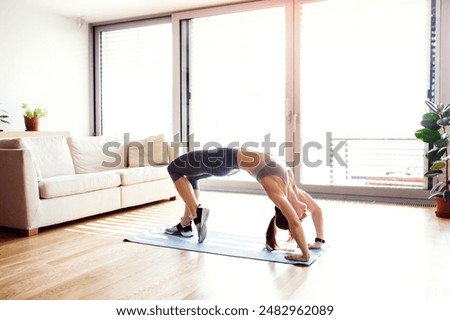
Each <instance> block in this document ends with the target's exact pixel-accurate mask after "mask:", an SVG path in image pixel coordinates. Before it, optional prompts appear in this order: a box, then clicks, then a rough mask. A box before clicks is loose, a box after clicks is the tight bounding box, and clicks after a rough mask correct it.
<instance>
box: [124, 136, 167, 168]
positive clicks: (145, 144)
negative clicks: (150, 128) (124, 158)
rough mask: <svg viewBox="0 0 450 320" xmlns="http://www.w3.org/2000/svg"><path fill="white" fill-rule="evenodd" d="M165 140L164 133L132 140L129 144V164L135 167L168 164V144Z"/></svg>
mask: <svg viewBox="0 0 450 320" xmlns="http://www.w3.org/2000/svg"><path fill="white" fill-rule="evenodd" d="M164 140H165V139H164V135H163V134H160V135H156V136H150V137H147V138H145V139H143V140H136V141H131V142H130V143H129V145H128V163H129V166H130V167H133V168H135V167H146V166H154V165H159V164H168V163H169V154H168V144H167V142H165V141H164Z"/></svg>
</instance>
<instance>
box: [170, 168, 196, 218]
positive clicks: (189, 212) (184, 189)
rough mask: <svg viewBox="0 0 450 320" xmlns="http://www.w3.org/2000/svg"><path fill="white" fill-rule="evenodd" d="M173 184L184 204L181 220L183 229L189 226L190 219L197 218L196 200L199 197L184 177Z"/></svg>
mask: <svg viewBox="0 0 450 320" xmlns="http://www.w3.org/2000/svg"><path fill="white" fill-rule="evenodd" d="M174 184H175V188H176V189H177V191H178V194H179V195H180V197H181V199H183V201H184V203H185V210H184V215H183V218H182V219H181V225H182V226H183V227H185V226H187V225H189V224H190V222H191V219H193V218H195V217H196V216H197V207H198V202H197V198H198V197H199V195H200V192H199V191H198V190H197V192H196V191H195V190H194V188H193V187H192V185H191V183H190V182H189V181H188V179H187V178H186V177H181V178H179V179H178V180H177V181H175V183H174Z"/></svg>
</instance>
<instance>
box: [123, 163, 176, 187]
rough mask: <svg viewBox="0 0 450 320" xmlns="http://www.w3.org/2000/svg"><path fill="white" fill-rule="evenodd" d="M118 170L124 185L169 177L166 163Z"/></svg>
mask: <svg viewBox="0 0 450 320" xmlns="http://www.w3.org/2000/svg"><path fill="white" fill-rule="evenodd" d="M116 172H117V173H119V174H120V180H121V185H123V186H128V185H132V184H137V183H142V182H147V181H153V180H161V179H166V178H169V173H168V172H167V166H166V165H160V166H149V167H140V168H128V169H123V170H117V171H116Z"/></svg>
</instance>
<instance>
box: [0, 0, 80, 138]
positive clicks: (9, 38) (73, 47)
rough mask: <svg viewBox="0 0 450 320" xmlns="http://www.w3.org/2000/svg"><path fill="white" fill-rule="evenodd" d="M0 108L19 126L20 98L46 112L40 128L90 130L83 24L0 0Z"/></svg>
mask: <svg viewBox="0 0 450 320" xmlns="http://www.w3.org/2000/svg"><path fill="white" fill-rule="evenodd" d="M0 43H1V46H0V103H1V104H0V109H5V110H7V111H8V112H9V114H10V119H9V120H10V122H11V125H1V127H0V128H3V129H4V130H5V131H23V130H25V126H24V124H23V116H22V109H21V108H20V106H21V105H22V103H28V104H29V105H30V106H33V107H35V106H40V107H43V108H45V109H47V111H48V116H47V117H46V118H45V119H43V121H41V128H40V130H41V131H70V133H71V134H72V135H89V59H88V54H89V49H88V44H89V40H88V29H87V27H86V26H82V27H80V26H79V25H78V22H77V19H76V17H62V16H58V15H55V14H52V13H51V12H46V11H43V10H41V9H39V8H35V7H33V6H32V5H27V6H25V5H23V4H20V3H16V2H15V1H14V0H0Z"/></svg>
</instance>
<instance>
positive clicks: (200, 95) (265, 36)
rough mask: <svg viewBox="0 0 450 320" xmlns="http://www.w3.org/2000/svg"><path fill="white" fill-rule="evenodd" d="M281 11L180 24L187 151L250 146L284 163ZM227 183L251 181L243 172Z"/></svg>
mask: <svg viewBox="0 0 450 320" xmlns="http://www.w3.org/2000/svg"><path fill="white" fill-rule="evenodd" d="M285 11H286V9H285V7H284V6H282V7H279V6H278V7H271V8H262V9H259V10H252V11H243V12H234V13H227V14H217V15H212V16H205V17H198V18H192V19H190V20H189V21H188V23H186V24H185V28H187V32H185V33H186V34H187V37H188V39H187V41H186V43H187V45H188V50H186V51H187V52H188V62H187V66H188V67H186V70H187V72H186V73H185V74H186V75H187V79H186V80H185V81H186V82H187V83H188V84H189V86H188V93H187V98H186V99H187V101H186V106H185V107H186V109H187V117H188V120H189V121H188V124H189V131H188V135H189V143H190V148H191V149H194V148H210V147H218V146H223V147H226V146H232V147H245V148H247V147H249V148H258V149H263V150H266V151H268V152H270V153H272V154H274V155H276V156H280V157H281V158H282V159H283V157H284V154H283V152H284V148H283V147H281V152H280V150H279V148H280V146H282V144H283V142H284V141H285V134H286V126H285V114H286V111H285V103H286V98H285V97H286V18H285V16H286V13H285ZM228 179H230V178H228ZM228 179H227V180H228ZM231 179H233V180H234V181H236V180H249V179H250V177H249V176H248V174H245V173H242V174H237V175H236V176H233V177H231Z"/></svg>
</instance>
